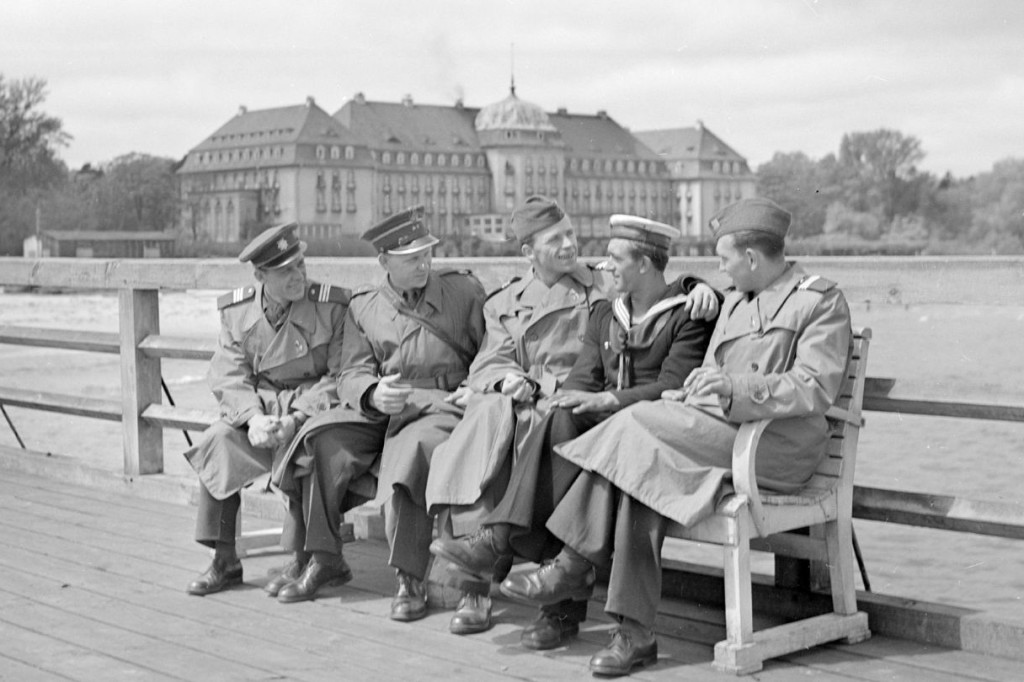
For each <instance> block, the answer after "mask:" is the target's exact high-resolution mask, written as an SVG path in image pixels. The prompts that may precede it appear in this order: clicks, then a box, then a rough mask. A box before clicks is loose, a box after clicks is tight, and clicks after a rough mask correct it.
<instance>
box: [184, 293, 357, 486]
mask: <svg viewBox="0 0 1024 682" xmlns="http://www.w3.org/2000/svg"><path fill="white" fill-rule="evenodd" d="M349 296H350V292H349V291H348V290H347V289H343V288H341V287H334V286H330V285H321V284H317V283H315V282H310V283H309V284H308V285H307V296H306V298H304V299H302V300H300V301H294V302H292V304H291V305H290V306H289V307H288V312H287V313H286V316H285V319H284V321H283V323H282V324H281V326H280V328H279V329H277V330H275V329H274V327H273V326H272V325H271V324H270V323H269V322H268V321H267V318H266V316H265V315H264V313H263V307H262V300H263V286H262V285H261V284H257V285H255V286H250V287H244V288H242V289H238V290H236V291H234V292H231V293H230V294H227V295H226V296H224V297H221V299H220V301H219V302H218V305H220V307H221V329H220V334H219V336H218V341H217V350H216V351H214V354H213V358H212V359H211V361H210V367H209V369H208V371H207V380H208V382H209V384H210V388H211V390H212V391H213V395H214V397H215V398H216V399H217V403H218V405H219V407H220V413H221V418H220V421H218V422H215V423H214V424H212V425H211V426H210V428H208V429H207V430H206V431H204V432H203V436H202V437H201V438H200V439H199V440H198V442H196V444H195V445H193V446H192V447H191V448H190V449H189V450H188V451H186V452H185V458H186V459H188V461H189V464H191V465H192V468H193V469H195V471H196V473H197V474H198V475H199V479H200V480H201V481H202V483H203V485H204V486H206V489H207V490H209V491H210V494H211V495H212V496H213V497H214V498H216V499H219V500H222V499H225V498H227V497H229V496H231V495H233V494H234V493H236V492H238V491H239V490H240V489H241V488H243V487H245V486H246V485H248V484H249V483H251V482H252V481H253V479H255V478H257V477H259V476H261V475H263V474H265V473H268V472H270V471H271V470H272V469H273V467H274V463H275V461H279V460H280V455H282V454H283V448H278V449H277V450H276V451H275V450H274V449H271V448H256V447H253V446H252V445H251V444H250V443H249V438H248V435H247V434H246V432H245V428H244V427H245V425H246V423H247V422H248V421H249V419H250V418H251V417H253V416H254V415H257V414H267V415H274V416H277V417H281V416H284V415H287V414H290V413H292V412H301V413H303V414H305V415H306V416H307V417H313V416H315V415H317V414H319V413H321V412H323V411H325V410H328V409H330V408H331V407H332V406H334V405H337V404H338V395H337V381H338V377H339V376H340V374H341V367H342V351H341V349H342V334H343V330H344V321H345V314H346V311H347V310H348V302H349Z"/></svg>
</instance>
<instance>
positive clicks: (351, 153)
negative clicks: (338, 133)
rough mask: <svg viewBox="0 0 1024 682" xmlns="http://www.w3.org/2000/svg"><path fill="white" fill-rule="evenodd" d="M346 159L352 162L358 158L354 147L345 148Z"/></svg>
mask: <svg viewBox="0 0 1024 682" xmlns="http://www.w3.org/2000/svg"><path fill="white" fill-rule="evenodd" d="M345 158H346V159H349V160H352V159H354V158H356V150H355V148H354V147H352V146H348V147H345Z"/></svg>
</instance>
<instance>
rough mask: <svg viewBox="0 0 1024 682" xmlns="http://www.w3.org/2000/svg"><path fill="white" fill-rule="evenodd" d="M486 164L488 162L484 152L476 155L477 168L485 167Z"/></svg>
mask: <svg viewBox="0 0 1024 682" xmlns="http://www.w3.org/2000/svg"><path fill="white" fill-rule="evenodd" d="M486 164H487V158H486V157H485V156H484V155H483V154H481V155H480V156H478V157H476V167H477V168H483V167H484V166H485V165H486Z"/></svg>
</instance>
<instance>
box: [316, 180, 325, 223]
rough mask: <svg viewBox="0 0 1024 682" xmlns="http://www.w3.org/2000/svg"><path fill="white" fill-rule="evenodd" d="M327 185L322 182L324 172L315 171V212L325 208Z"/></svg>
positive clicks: (320, 211) (322, 210)
mask: <svg viewBox="0 0 1024 682" xmlns="http://www.w3.org/2000/svg"><path fill="white" fill-rule="evenodd" d="M326 189H327V185H326V183H325V182H324V172H323V171H317V174H316V212H317V213H323V212H324V211H326V210H327V199H326Z"/></svg>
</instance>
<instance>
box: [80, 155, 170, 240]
mask: <svg viewBox="0 0 1024 682" xmlns="http://www.w3.org/2000/svg"><path fill="white" fill-rule="evenodd" d="M174 163H175V162H174V159H168V158H162V157H158V156H150V155H149V154H140V153H138V152H133V153H131V154H124V155H122V156H119V157H117V158H115V159H114V160H113V161H111V162H110V163H108V164H105V165H104V166H103V177H102V178H100V179H99V180H97V181H96V182H94V183H93V184H94V187H95V189H96V192H97V196H96V222H97V224H98V225H99V227H100V229H108V230H130V231H136V230H157V231H163V230H169V229H172V228H173V227H174V225H175V224H176V223H177V219H178V208H179V198H178V185H177V180H176V179H175V177H174V171H173V170H172V169H173V166H174Z"/></svg>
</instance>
